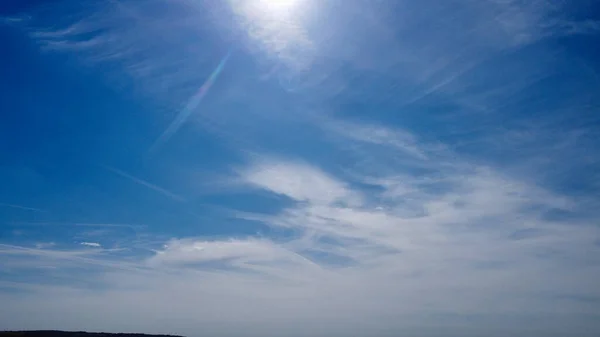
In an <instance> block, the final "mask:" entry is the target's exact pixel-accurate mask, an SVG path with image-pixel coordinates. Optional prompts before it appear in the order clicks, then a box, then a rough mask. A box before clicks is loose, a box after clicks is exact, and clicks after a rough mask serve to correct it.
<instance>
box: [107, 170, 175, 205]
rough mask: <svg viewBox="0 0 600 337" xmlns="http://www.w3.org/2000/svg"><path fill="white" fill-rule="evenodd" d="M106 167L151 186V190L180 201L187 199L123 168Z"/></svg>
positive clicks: (122, 175) (135, 181)
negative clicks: (122, 169) (126, 171)
mask: <svg viewBox="0 0 600 337" xmlns="http://www.w3.org/2000/svg"><path fill="white" fill-rule="evenodd" d="M104 168H105V169H107V170H109V171H111V172H113V173H115V174H117V175H120V176H121V177H124V178H127V179H129V180H131V181H133V182H134V183H136V184H139V185H142V186H145V187H147V188H149V189H151V190H154V191H156V192H158V193H160V194H162V195H164V196H167V197H169V198H171V199H173V200H176V201H180V202H183V201H185V199H184V198H183V197H182V196H179V195H177V194H175V193H173V192H170V191H168V190H166V189H164V188H162V187H160V186H157V185H154V184H152V183H149V182H147V181H145V180H142V179H140V178H137V177H134V176H132V175H130V174H128V173H125V172H123V171H121V170H118V169H116V168H114V167H110V166H104Z"/></svg>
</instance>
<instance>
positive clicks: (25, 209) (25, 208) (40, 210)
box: [0, 202, 44, 212]
mask: <svg viewBox="0 0 600 337" xmlns="http://www.w3.org/2000/svg"><path fill="white" fill-rule="evenodd" d="M0 206H1V207H10V208H16V209H22V210H24V211H32V212H43V211H44V210H42V209H39V208H33V207H25V206H21V205H15V204H5V203H3V202H0Z"/></svg>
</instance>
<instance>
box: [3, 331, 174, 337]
mask: <svg viewBox="0 0 600 337" xmlns="http://www.w3.org/2000/svg"><path fill="white" fill-rule="evenodd" d="M0 337H183V336H177V335H149V334H143V333H107V332H85V331H56V330H35V331H0Z"/></svg>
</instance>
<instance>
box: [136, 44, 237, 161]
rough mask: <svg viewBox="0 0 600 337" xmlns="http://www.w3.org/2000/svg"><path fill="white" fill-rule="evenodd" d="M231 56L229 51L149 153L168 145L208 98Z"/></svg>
mask: <svg viewBox="0 0 600 337" xmlns="http://www.w3.org/2000/svg"><path fill="white" fill-rule="evenodd" d="M229 56H231V51H229V52H228V53H227V55H225V57H224V58H223V59H222V60H221V62H219V65H217V67H216V68H215V70H213V72H212V73H211V74H210V76H209V77H208V79H207V80H206V81H205V82H204V84H202V86H201V87H200V89H198V92H197V93H196V94H195V95H194V96H192V98H190V100H189V101H188V103H187V104H186V105H185V107H184V108H183V109H182V110H181V111H180V112H179V114H178V115H177V117H176V118H175V120H174V121H173V122H172V123H171V125H169V127H168V128H167V129H166V130H165V131H164V132H163V133H162V135H160V137H158V139H157V140H156V141H155V142H154V144H153V145H152V146H151V147H150V150H148V152H152V151H154V150H156V149H157V148H158V147H160V146H161V145H162V144H164V143H166V142H167V141H168V140H169V138H171V137H172V136H173V134H175V132H177V130H179V128H180V127H181V126H182V125H183V123H185V122H186V121H187V119H188V118H189V117H190V115H191V114H192V112H193V111H194V110H195V109H196V108H197V107H198V104H200V102H201V101H202V99H203V98H204V96H206V93H208V90H209V89H210V87H211V86H212V85H213V84H214V83H215V81H216V80H217V77H219V74H220V73H221V72H222V71H223V68H224V67H225V64H226V63H227V60H228V59H229Z"/></svg>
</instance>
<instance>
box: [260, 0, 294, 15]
mask: <svg viewBox="0 0 600 337" xmlns="http://www.w3.org/2000/svg"><path fill="white" fill-rule="evenodd" d="M298 2H299V0H258V3H259V7H260V8H261V9H262V10H263V11H265V12H269V13H271V14H289V13H290V12H291V11H292V10H293V9H294V7H295V6H296V5H297V4H298Z"/></svg>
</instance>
